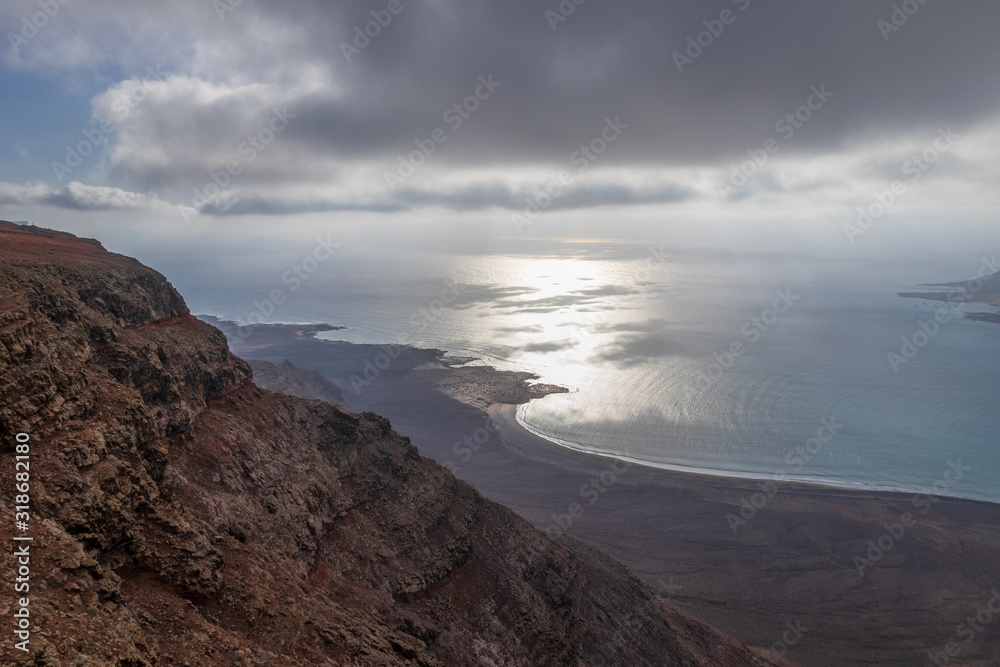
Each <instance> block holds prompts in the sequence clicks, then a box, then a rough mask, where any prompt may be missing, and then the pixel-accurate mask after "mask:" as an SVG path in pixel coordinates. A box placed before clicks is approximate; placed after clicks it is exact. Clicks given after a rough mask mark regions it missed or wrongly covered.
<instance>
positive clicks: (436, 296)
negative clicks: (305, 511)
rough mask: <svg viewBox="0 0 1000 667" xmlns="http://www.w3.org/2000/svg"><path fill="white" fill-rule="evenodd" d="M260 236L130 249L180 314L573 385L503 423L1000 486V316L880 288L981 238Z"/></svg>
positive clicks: (944, 274) (653, 449) (933, 268)
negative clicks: (831, 248) (399, 347)
mask: <svg viewBox="0 0 1000 667" xmlns="http://www.w3.org/2000/svg"><path fill="white" fill-rule="evenodd" d="M261 250H262V251H261V252H259V253H256V254H253V253H251V254H248V253H247V252H245V251H243V252H234V253H233V254H231V255H223V256H218V255H212V256H208V255H187V256H185V257H153V258H143V259H144V260H145V261H147V262H148V263H150V264H151V265H153V266H154V267H156V268H157V269H159V270H160V271H162V272H163V273H165V274H166V275H167V277H168V278H169V279H170V280H171V281H172V282H173V283H174V285H175V286H176V287H177V288H178V289H180V291H181V293H182V294H184V296H185V298H186V299H187V301H188V304H189V306H190V308H191V310H192V312H194V313H198V314H211V315H216V316H219V317H222V318H224V319H230V320H237V321H241V322H249V323H253V322H256V321H258V320H265V321H269V322H295V323H298V322H309V323H315V322H329V323H332V324H337V325H343V326H346V327H347V329H345V330H343V331H333V332H327V333H324V334H321V336H323V337H328V338H331V339H339V340H347V341H351V342H358V343H379V344H382V343H385V344H395V343H399V342H403V343H409V344H413V345H416V346H420V347H433V348H439V349H442V350H445V351H447V352H448V353H450V354H452V355H455V356H457V357H475V358H477V359H478V360H480V361H478V362H474V363H486V364H489V365H492V366H495V367H498V368H503V369H511V370H530V371H533V372H535V373H536V374H538V375H539V376H540V378H541V381H543V382H547V383H554V384H559V385H564V386H566V387H569V388H570V389H571V393H568V394H555V395H551V396H547V397H545V398H543V399H541V400H537V401H533V402H531V403H529V404H527V405H525V406H521V408H520V410H519V413H518V416H519V419H520V421H521V422H522V423H523V424H524V425H525V426H526V427H527V428H528V429H529V430H531V431H533V432H535V433H537V434H539V435H542V436H544V437H546V438H549V439H550V440H553V441H555V442H558V443H561V444H563V445H565V446H567V447H573V448H577V449H581V450H588V451H598V452H604V453H610V454H614V455H617V456H621V457H625V458H628V459H631V460H635V461H641V462H643V463H647V464H651V465H658V466H663V467H668V468H676V469H686V470H696V471H701V472H712V473H718V474H724V475H737V476H744V477H754V478H762V479H773V478H787V479H793V480H802V481H813V482H822V483H826V484H832V485H837V486H843V487H864V488H874V489H887V490H904V491H908V492H910V491H912V492H920V493H933V494H936V495H946V496H956V497H963V498H972V499H978V500H987V501H991V502H1000V446H998V444H1000V439H998V434H1000V409H998V398H1000V354H998V345H1000V325H996V324H988V323H980V322H973V321H970V320H966V319H963V318H962V317H961V312H960V311H961V310H962V308H961V307H959V309H958V310H956V306H952V305H944V304H942V303H941V302H932V301H924V300H918V299H908V298H900V297H898V296H897V292H900V291H915V290H916V291H927V288H917V287H916V285H918V284H920V283H927V282H942V281H945V280H962V279H966V278H970V277H973V276H974V275H975V274H976V273H977V271H978V270H979V267H980V265H981V261H980V258H979V256H978V255H975V254H972V253H970V256H969V257H968V258H965V259H964V260H963V259H956V260H952V261H948V262H944V261H939V262H936V263H935V262H929V261H928V262H915V261H912V260H907V261H899V262H891V261H885V260H881V261H876V260H865V259H843V258H839V259H831V258H817V257H791V256H784V255H750V256H748V255H743V254H740V253H737V252H733V253H716V254H698V253H684V252H674V253H672V252H671V251H670V249H669V248H663V247H660V246H656V247H649V246H647V245H642V244H632V243H598V242H581V241H567V242H549V241H546V242H541V241H538V242H528V241H518V242H513V241H512V242H511V243H510V244H508V245H503V246H500V247H497V248H489V249H486V250H480V251H477V252H468V251H465V252H456V251H445V250H441V251H436V252H428V251H418V250H413V251H403V250H365V249H357V248H341V249H339V250H337V251H336V252H334V253H333V254H332V255H331V256H330V257H329V258H327V259H324V260H322V261H317V260H315V259H313V260H309V259H307V258H309V257H314V255H313V250H315V248H314V247H312V246H311V245H309V244H306V245H303V246H302V247H301V248H299V249H298V250H297V251H294V250H288V249H283V250H284V251H283V252H266V251H264V250H265V249H261ZM319 254H320V255H325V253H323V252H320V253H319ZM296 267H297V268H296ZM274 290H281V293H282V294H281V296H282V297H283V298H281V299H279V300H280V301H281V303H280V304H275V303H273V302H271V301H270V299H271V297H272V296H274V294H273V292H274ZM941 308H946V309H948V311H947V312H944V313H942V314H940V315H939V318H938V320H939V321H938V322H937V323H936V327H935V326H934V325H931V324H928V322H932V321H934V318H935V314H936V313H938V310H939V309H941ZM964 310H965V311H974V310H983V311H990V310H991V309H990V308H989V307H986V306H975V305H969V306H965V307H964ZM779 311H780V312H779ZM755 318H756V319H755ZM922 323H923V326H921V324H922ZM931 332H933V335H931ZM904 338H906V339H907V340H909V341H910V342H911V343H912V344H913V345H912V347H908V346H906V345H905V344H904V340H903V339H904ZM890 353H895V354H896V355H899V358H898V359H896V360H895V363H893V362H892V361H891V360H890V356H889V355H890ZM900 359H904V360H905V361H900ZM360 372H361V369H359V373H360ZM345 393H346V394H347V395H348V401H349V399H350V396H349V394H350V392H349V390H348V391H345ZM821 427H823V428H822V430H821ZM949 470H952V471H953V472H951V473H949ZM954 471H959V472H954ZM956 477H957V478H958V479H956Z"/></svg>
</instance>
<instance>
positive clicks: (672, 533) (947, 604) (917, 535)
mask: <svg viewBox="0 0 1000 667" xmlns="http://www.w3.org/2000/svg"><path fill="white" fill-rule="evenodd" d="M213 323H214V324H216V325H218V326H221V327H222V328H223V330H224V331H226V333H227V335H229V337H230V344H231V346H232V348H233V350H234V352H236V353H237V354H239V355H241V356H243V357H245V358H256V359H264V360H267V361H271V362H273V363H280V362H281V361H284V360H285V359H288V360H290V361H291V362H292V363H294V364H296V365H298V366H300V367H302V368H305V369H309V370H318V371H319V372H320V373H322V374H323V375H324V376H326V377H328V378H329V379H331V380H333V381H334V382H336V383H337V384H338V385H339V386H341V387H342V388H343V390H344V395H345V398H346V401H345V402H346V404H347V407H348V408H349V409H351V410H355V411H365V410H371V411H374V412H377V413H379V414H382V415H385V416H386V417H388V418H389V419H390V420H391V422H392V425H393V428H394V429H395V430H396V431H398V432H399V433H401V434H404V435H407V436H409V437H410V438H411V439H412V442H413V443H414V444H415V445H416V446H417V447H418V448H419V450H420V452H421V454H423V455H424V456H428V457H430V458H433V459H435V460H436V461H438V462H439V463H442V464H443V465H446V466H448V467H450V468H452V470H453V472H454V473H455V475H456V476H457V477H459V478H461V479H464V480H466V481H468V482H469V483H471V484H472V485H474V486H475V487H476V488H477V489H479V490H480V491H481V492H482V493H484V494H485V495H487V496H488V497H490V498H491V499H493V500H496V501H498V502H501V503H503V504H505V505H507V506H509V507H511V508H512V509H514V510H515V511H516V512H518V513H519V514H521V515H522V516H524V517H526V518H527V519H528V520H529V521H531V522H532V523H534V524H535V525H536V526H537V527H539V528H540V529H542V530H545V531H547V532H549V534H550V535H552V536H553V537H556V538H557V539H569V538H575V539H579V540H582V541H585V542H587V543H589V544H592V545H594V546H597V547H599V548H601V549H603V550H604V551H606V552H608V553H609V554H611V555H613V556H615V557H617V558H619V559H620V560H622V561H623V562H624V563H626V564H627V565H628V566H629V567H630V568H631V569H632V570H633V571H634V572H636V573H637V574H639V575H640V576H642V577H644V578H646V579H647V580H648V581H649V582H650V583H651V584H652V585H653V586H654V588H658V590H659V591H660V592H661V595H663V596H664V597H666V598H669V599H670V600H671V601H672V602H674V603H676V604H678V605H679V606H681V607H683V608H684V609H686V610H688V611H689V612H691V613H693V614H694V615H696V616H698V617H699V618H701V619H703V620H705V621H707V622H708V623H710V624H712V625H714V626H716V627H718V628H720V629H722V630H724V631H726V632H729V633H730V634H732V635H734V636H736V637H738V638H740V639H742V640H743V641H745V642H747V643H748V644H750V645H753V646H757V647H760V648H762V649H768V648H774V649H776V650H777V651H779V652H781V651H784V652H785V653H786V655H785V657H786V658H787V659H788V660H791V661H792V662H793V663H796V664H800V665H810V666H811V665H817V666H823V665H831V666H832V665H899V666H903V665H924V664H931V663H930V661H929V657H928V654H929V653H931V654H934V655H938V654H941V653H942V652H943V651H944V650H945V647H946V646H948V645H949V644H950V643H952V642H956V641H958V642H960V645H958V648H959V649H960V654H959V655H960V658H961V660H963V661H964V662H955V663H954V664H967V665H990V664H997V662H998V661H1000V619H996V620H997V624H996V626H995V627H993V626H990V625H988V624H987V625H985V626H984V627H983V629H982V631H981V632H978V633H975V634H974V636H973V637H972V640H971V641H969V642H968V643H966V642H965V640H964V638H960V637H959V636H958V635H957V629H958V628H959V626H960V624H962V623H963V622H964V620H965V619H967V618H968V617H970V616H974V615H976V614H977V612H979V611H980V610H982V609H984V608H985V607H986V605H987V604H988V603H989V601H990V599H991V598H992V597H993V595H994V593H993V590H994V588H996V587H998V585H1000V581H998V577H997V573H998V572H1000V569H998V566H1000V506H998V505H993V504H987V503H979V502H973V501H966V500H958V499H950V498H929V497H915V496H912V495H907V494H898V493H888V492H875V491H862V490H851V489H838V488H832V487H824V486H818V485H808V484H779V483H775V482H772V481H768V480H744V479H736V478H727V477H719V476H712V475H700V474H690V473H683V472H675V471H670V470H662V469H657V468H650V467H645V466H641V465H637V464H627V463H625V462H622V461H617V460H616V459H613V458H609V457H603V456H596V455H591V454H586V453H583V452H578V451H574V450H570V449H567V448H564V447H561V446H558V445H556V444H554V443H552V442H549V441H548V440H545V439H544V438H541V437H538V436H536V435H534V434H532V433H530V432H529V431H527V430H526V429H524V428H523V427H522V426H521V425H520V424H518V423H517V420H516V404H514V402H513V401H511V400H510V396H511V395H514V396H515V397H517V396H518V392H516V391H515V392H512V386H513V385H512V384H510V380H509V379H505V380H503V381H500V382H499V383H493V382H491V381H488V380H489V378H490V377H492V376H490V375H489V374H490V373H498V372H497V371H490V370H488V369H482V367H471V368H472V369H477V368H478V370H471V371H470V370H467V369H468V368H470V367H463V368H462V369H458V370H460V371H462V372H463V373H465V374H466V375H467V376H468V377H466V378H465V380H466V381H460V380H459V379H458V378H457V377H452V378H451V380H449V381H447V382H443V383H442V377H443V376H446V375H447V374H448V373H449V371H448V364H447V363H446V360H443V359H442V354H441V353H440V352H438V351H435V350H419V349H415V348H398V349H396V350H394V351H393V352H394V354H395V357H394V359H393V361H392V363H391V364H390V365H389V366H388V367H387V368H385V369H383V370H381V371H380V372H379V375H378V377H375V378H373V379H372V380H371V381H370V384H368V385H366V386H363V387H360V388H359V390H357V391H355V390H353V389H352V385H351V377H352V376H354V377H357V376H358V373H360V372H361V369H363V368H364V365H365V361H366V360H370V359H373V358H375V356H376V355H378V354H381V353H383V352H384V350H385V348H380V347H378V346H370V345H354V344H350V343H342V342H330V341H322V340H317V339H315V338H313V337H312V335H311V333H309V332H300V331H297V330H296V328H295V327H291V326H272V327H261V328H259V329H257V330H255V331H254V333H253V336H251V337H249V338H248V339H246V340H241V339H239V338H237V337H235V336H234V335H233V333H234V331H233V328H232V327H231V326H228V325H226V324H225V323H220V322H218V321H215V322H213ZM501 375H502V374H501ZM431 380H433V381H431ZM518 380H519V381H521V382H523V381H524V380H525V378H524V377H521V378H518ZM496 387H501V388H502V391H499V390H498V396H493V395H491V393H492V390H493V388H496ZM445 388H446V389H447V391H443V390H442V389H445ZM525 391H526V392H527V393H525V394H524V395H522V396H520V397H519V398H517V400H518V402H524V401H526V400H528V399H529V398H531V396H530V395H528V394H530V393H531V392H530V391H528V390H525ZM455 396H458V397H459V398H461V399H462V400H458V399H457V398H456V397H455ZM522 398H523V400H521V399H522ZM540 400H545V399H544V398H542V399H540ZM956 470H957V472H956ZM960 474H961V466H958V467H957V468H956V467H955V466H952V467H949V464H948V462H946V461H942V470H941V475H942V479H948V478H949V475H951V476H954V475H960ZM789 627H795V628H797V629H798V631H799V632H798V633H797V634H794V633H793V635H791V636H794V637H795V640H794V644H786V643H785V641H786V640H785V637H787V636H789V635H787V634H786V633H787V632H788V630H789ZM953 660H955V659H953Z"/></svg>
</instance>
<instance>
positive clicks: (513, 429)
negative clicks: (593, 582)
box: [487, 399, 1000, 507]
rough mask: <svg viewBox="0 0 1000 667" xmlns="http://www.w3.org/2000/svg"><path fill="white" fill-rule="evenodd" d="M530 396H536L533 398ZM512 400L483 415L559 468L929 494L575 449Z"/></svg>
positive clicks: (524, 449) (515, 447)
mask: <svg viewBox="0 0 1000 667" xmlns="http://www.w3.org/2000/svg"><path fill="white" fill-rule="evenodd" d="M533 400H535V399H533ZM518 407H520V406H519V405H517V404H510V403H493V404H491V405H490V406H489V407H488V408H487V414H489V416H490V419H492V420H493V423H494V425H495V426H496V427H497V430H498V431H499V434H500V437H501V438H502V439H503V440H504V442H505V444H506V445H507V447H508V450H509V451H512V452H515V453H517V454H518V455H519V456H523V457H524V458H527V459H530V460H534V461H539V462H545V463H548V464H550V465H555V466H559V467H562V468H564V469H567V470H577V471H579V470H583V469H585V468H594V467H595V466H593V465H591V466H586V465H581V464H582V463H584V462H593V463H598V462H599V463H601V464H602V465H601V466H599V467H604V468H606V467H607V465H608V463H609V462H613V461H624V462H626V463H628V464H629V466H634V467H635V468H636V469H637V471H641V472H644V473H645V474H646V475H647V476H649V477H655V476H658V475H662V476H663V477H665V478H676V479H679V480H688V481H689V482H690V483H692V484H698V485H713V484H715V485H725V484H733V485H739V486H746V485H752V484H754V483H760V482H772V483H774V484H776V485H778V486H779V488H781V489H782V490H783V491H790V492H804V493H810V492H827V493H834V494H840V493H843V494H862V495H866V496H867V495H871V494H874V495H878V496H883V495H886V496H895V497H897V498H898V499H899V500H904V499H905V500H912V499H913V498H915V497H928V496H932V495H933V494H931V493H929V492H928V491H926V490H914V489H899V488H880V487H874V486H864V485H862V484H858V485H855V486H851V485H848V484H836V483H833V482H824V481H820V480H809V479H791V478H789V479H786V480H777V479H775V478H774V477H775V476H774V475H764V474H762V475H760V476H753V473H740V472H730V471H723V470H714V469H711V468H686V467H684V466H673V465H670V464H656V463H652V462H649V461H644V460H642V459H636V458H633V457H628V456H620V455H617V454H612V453H609V452H600V451H592V450H587V449H585V448H582V447H581V448H579V449H577V448H575V447H570V446H568V445H564V444H562V443H560V442H558V441H556V440H554V439H550V438H547V437H546V436H545V435H543V434H540V433H537V432H535V431H533V430H532V429H530V428H529V427H527V426H525V425H524V424H523V423H522V422H521V420H520V419H519V418H518V416H517V412H518V410H517V409H518ZM935 497H937V498H940V499H942V500H944V499H947V500H949V501H955V502H962V503H972V504H982V505H987V506H991V507H1000V501H991V500H985V499H982V498H968V497H965V496H957V495H947V494H942V495H940V496H935Z"/></svg>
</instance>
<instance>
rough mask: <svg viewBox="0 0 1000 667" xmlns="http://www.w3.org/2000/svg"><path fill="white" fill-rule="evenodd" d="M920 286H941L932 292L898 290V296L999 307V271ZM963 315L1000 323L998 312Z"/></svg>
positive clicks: (981, 320) (978, 320)
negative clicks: (960, 279)
mask: <svg viewBox="0 0 1000 667" xmlns="http://www.w3.org/2000/svg"><path fill="white" fill-rule="evenodd" d="M921 287H937V288H941V290H940V291H934V292H900V293H899V296H902V297H907V298H911V299H928V300H930V301H946V302H948V303H956V304H964V303H983V304H987V305H990V306H996V307H997V308H1000V272H996V273H991V274H990V275H987V276H984V277H983V278H974V279H972V280H963V281H961V282H957V283H937V284H930V285H921ZM945 288H947V289H945ZM965 317H966V318H967V319H970V320H976V321H977V322H994V323H996V324H1000V313H965Z"/></svg>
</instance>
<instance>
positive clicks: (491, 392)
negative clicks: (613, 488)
mask: <svg viewBox="0 0 1000 667" xmlns="http://www.w3.org/2000/svg"><path fill="white" fill-rule="evenodd" d="M899 296H908V295H904V294H900V295H899ZM969 315H971V314H969V313H967V314H966V316H967V317H968V316H969ZM197 317H199V318H206V319H207V320H209V321H210V322H209V323H211V324H213V325H214V326H218V327H220V328H224V329H234V330H238V326H237V323H236V322H234V321H232V320H224V319H221V318H219V317H218V316H215V315H197ZM998 317H1000V316H998ZM258 328H259V329H260V330H261V331H264V332H267V333H274V334H278V335H281V334H283V333H287V332H289V331H290V330H291V332H292V333H293V335H294V336H295V337H296V338H298V339H300V340H310V341H314V342H316V343H319V344H324V343H325V344H331V345H335V346H352V347H353V348H354V349H366V348H373V349H379V350H382V349H385V348H398V349H400V350H405V351H407V352H410V353H412V354H414V355H420V358H421V360H422V363H420V364H418V365H417V366H416V367H415V368H413V369H412V370H413V372H416V373H419V374H421V375H422V377H421V380H422V381H423V382H424V383H426V384H428V385H430V386H432V387H434V388H435V389H437V390H438V391H441V392H442V393H445V394H447V395H449V396H451V397H452V398H454V399H456V400H458V401H460V402H462V403H465V404H466V405H470V406H472V407H476V408H480V409H483V410H484V411H486V412H487V414H489V416H490V418H491V419H496V418H500V419H501V421H503V422H504V425H505V428H507V431H508V434H509V435H510V439H511V440H513V442H509V443H508V444H510V445H511V446H513V447H514V449H515V450H518V451H521V452H522V454H521V455H523V456H526V457H527V458H531V459H534V460H540V461H549V462H554V461H556V460H558V461H561V462H563V464H565V463H566V462H570V461H577V462H578V461H580V460H582V459H581V457H587V458H590V459H593V460H621V461H626V462H627V463H629V464H630V465H633V466H638V467H640V468H643V469H646V470H649V471H651V472H660V473H667V474H671V475H681V476H691V477H692V478H695V479H699V480H702V481H703V482H705V483H708V482H709V481H711V480H722V481H732V482H737V483H742V484H752V483H760V482H770V483H774V484H777V485H779V486H781V487H782V488H787V489H806V490H807V489H817V490H819V489H825V490H830V491H842V492H848V493H862V494H870V493H877V494H894V495H897V496H900V497H913V496H928V495H934V494H932V493H931V491H930V490H928V489H915V488H909V489H908V488H900V487H892V486H877V485H867V484H865V483H864V482H860V481H858V482H854V483H849V482H838V481H835V480H826V479H815V478H813V479H810V478H803V477H800V478H793V477H788V478H786V479H782V480H778V479H776V477H777V474H776V473H754V472H751V471H731V470H724V469H719V468H708V467H693V466H685V465H680V464H669V463H657V462H653V461H648V460H644V459H639V458H636V457H631V456H627V455H620V454H614V453H611V452H606V451H600V450H593V449H590V448H587V447H584V446H583V445H578V444H576V443H569V442H565V441H562V440H560V439H559V438H556V437H555V436H549V435H547V434H545V433H542V432H539V431H537V430H535V429H532V428H531V427H530V426H528V425H526V424H525V423H523V422H522V421H521V420H520V418H519V417H518V416H517V414H516V413H517V408H518V406H520V405H524V404H527V403H530V402H532V401H535V400H539V399H542V398H544V397H545V396H547V395H549V394H553V393H574V391H576V390H575V389H573V388H571V387H564V386H561V385H553V384H547V383H542V382H536V381H537V380H540V379H541V378H540V377H539V376H538V375H537V374H535V373H534V372H532V371H525V370H503V369H498V368H495V367H493V366H490V365H488V363H487V362H485V361H484V360H482V359H479V358H472V357H468V356H458V355H457V353H455V354H453V353H451V352H449V351H447V350H443V349H440V348H430V347H416V346H413V345H394V344H391V343H389V344H378V343H354V342H351V341H346V340H332V339H329V338H319V337H318V336H317V334H319V333H325V332H329V331H342V330H346V329H348V328H349V327H347V326H343V325H334V324H331V323H328V322H320V323H267V324H260V325H253V329H254V330H255V331H256V330H258ZM230 342H231V343H232V342H233V341H230ZM470 362H482V363H483V365H471V366H470V365H467V364H469V363H470ZM456 375H464V376H465V377H464V378H457V380H456V381H455V382H451V383H449V382H448V381H447V380H445V379H443V378H448V377H454V376H456ZM498 378H503V379H505V380H508V379H509V380H510V381H509V382H505V383H504V386H503V387H502V388H498V387H497V386H496V380H497V379H498ZM477 380H478V382H477ZM449 384H451V385H452V386H449ZM470 384H471V385H475V384H481V385H491V386H488V387H485V388H484V387H476V388H477V389H481V390H484V391H482V394H484V395H479V396H474V395H473V396H470V395H469V392H468V391H466V390H465V389H466V386H468V385H470ZM344 389H345V390H346V389H347V388H344ZM345 393H347V392H346V391H345ZM494 406H501V407H500V408H498V409H496V410H494ZM505 408H509V410H507V409H505ZM532 448H534V449H536V450H538V451H539V452H543V453H545V456H547V457H548V458H544V457H541V458H540V457H538V456H532V455H527V454H525V452H527V451H528V450H530V449H532ZM939 497H941V498H948V499H952V500H959V501H965V502H972V503H984V504H986V505H991V506H1000V499H996V500H992V499H989V498H982V497H969V496H963V495H956V494H948V493H944V494H942V495H940V496H939Z"/></svg>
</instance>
